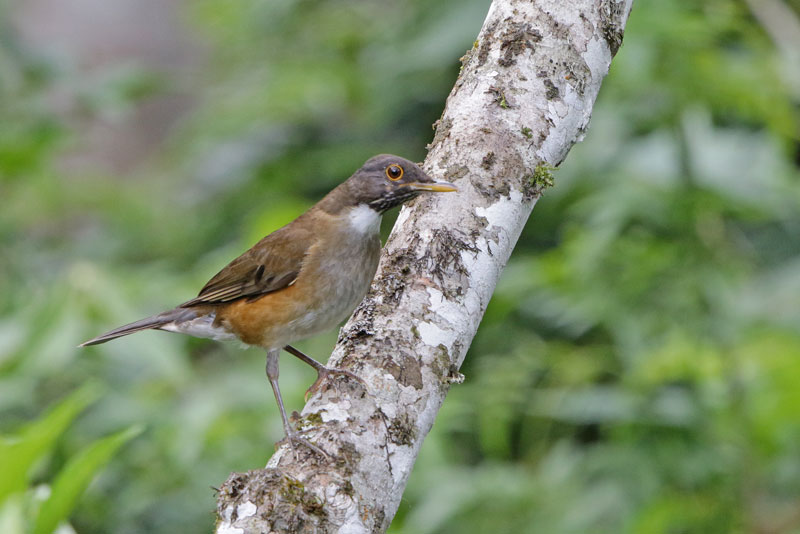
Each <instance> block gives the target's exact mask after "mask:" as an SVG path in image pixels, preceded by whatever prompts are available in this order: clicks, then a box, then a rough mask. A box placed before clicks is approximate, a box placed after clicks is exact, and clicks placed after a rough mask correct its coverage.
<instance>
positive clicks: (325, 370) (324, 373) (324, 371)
mask: <svg viewBox="0 0 800 534" xmlns="http://www.w3.org/2000/svg"><path fill="white" fill-rule="evenodd" d="M330 375H340V376H346V377H348V378H352V379H353V380H355V381H357V382H358V383H360V384H361V385H362V386H364V388H365V389H366V387H367V383H366V382H364V379H362V378H361V377H359V376H358V375H356V374H354V373H351V372H350V371H347V370H345V369H338V368H336V367H322V368H320V369H317V379H316V380H315V381H314V383H313V384H311V387H310V388H308V389H307V390H306V394H305V396H304V397H303V399H304V400H305V401H306V402H308V397H310V396H311V395H312V394H314V393H316V392H317V390H318V389H319V387H320V386H321V385H322V382H323V380H325V379H326V378H328V377H329V376H330Z"/></svg>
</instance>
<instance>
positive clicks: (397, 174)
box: [386, 163, 403, 182]
mask: <svg viewBox="0 0 800 534" xmlns="http://www.w3.org/2000/svg"><path fill="white" fill-rule="evenodd" d="M386 177H387V178H388V179H390V180H391V181H393V182H396V181H397V180H399V179H400V178H402V177H403V167H401V166H400V165H398V164H397V163H392V164H391V165H389V166H388V167H386Z"/></svg>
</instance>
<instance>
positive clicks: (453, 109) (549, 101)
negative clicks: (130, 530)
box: [217, 0, 632, 534]
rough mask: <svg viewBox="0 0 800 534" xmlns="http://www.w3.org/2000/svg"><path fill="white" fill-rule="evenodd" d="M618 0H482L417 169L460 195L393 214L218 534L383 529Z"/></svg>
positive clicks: (587, 94) (602, 48) (609, 35)
mask: <svg viewBox="0 0 800 534" xmlns="http://www.w3.org/2000/svg"><path fill="white" fill-rule="evenodd" d="M631 3H632V0H621V1H619V2H615V1H614V0H600V1H597V0H595V1H590V0H580V1H573V2H557V1H553V0H535V1H530V0H527V1H526V0H495V1H494V2H493V3H492V5H491V8H490V9H489V13H488V15H487V17H486V20H485V22H484V24H483V28H482V29H481V32H480V34H479V36H478V40H477V41H475V46H474V47H473V48H472V50H470V51H469V52H467V54H466V55H465V56H464V58H462V61H463V68H462V71H461V73H460V75H459V77H458V80H457V81H456V84H455V87H454V88H453V90H452V92H451V93H450V96H449V97H448V100H447V105H446V108H445V111H444V114H443V115H442V118H441V119H440V120H439V121H438V122H437V127H436V134H435V136H434V139H433V142H432V143H431V145H430V147H429V149H430V151H429V153H428V157H427V159H426V161H425V168H426V169H427V170H428V171H429V172H430V174H431V175H432V176H434V177H436V178H439V179H445V180H448V181H452V182H456V184H457V185H458V187H459V189H460V192H459V193H453V194H451V195H448V196H444V195H443V196H441V197H439V196H431V197H425V198H420V199H419V200H417V201H415V202H414V203H413V205H411V206H409V207H406V208H404V209H403V210H402V212H401V213H400V216H399V218H398V220H397V224H396V225H395V227H394V231H393V232H392V234H391V236H390V237H389V240H388V242H387V244H386V248H385V250H384V253H383V257H382V259H381V264H380V267H379V268H378V274H377V276H376V278H375V281H374V283H373V285H372V289H371V291H370V293H369V294H368V295H367V297H366V298H365V299H364V301H363V302H362V303H361V305H360V306H359V308H358V309H357V310H356V312H355V313H354V314H353V317H351V319H350V320H349V321H348V323H347V324H346V325H345V326H344V328H343V329H342V331H341V335H340V338H339V342H338V344H337V346H336V348H335V350H334V352H333V355H332V356H331V363H332V364H333V365H335V366H337V367H343V368H346V369H350V370H352V371H353V372H355V373H356V374H358V375H359V376H360V377H362V378H363V379H364V381H365V383H366V385H367V387H366V390H365V388H364V387H363V386H362V385H361V384H359V383H358V382H356V381H352V380H346V379H341V380H339V379H334V380H331V381H330V382H329V383H328V384H327V386H326V387H323V388H321V390H320V391H319V392H318V393H317V394H315V395H314V396H313V397H312V398H311V399H310V401H309V402H308V404H306V406H305V408H304V410H303V413H302V415H301V417H300V419H299V420H298V421H297V426H298V429H299V430H302V431H303V434H304V436H305V437H307V438H308V439H310V440H311V441H312V442H314V443H315V444H317V445H318V446H319V447H321V448H323V449H324V450H326V451H328V453H329V454H330V455H331V456H332V457H334V458H335V459H334V460H332V461H325V460H323V459H322V458H320V457H318V456H316V455H314V454H313V453H311V452H310V451H308V450H305V449H304V448H302V447H300V448H298V451H297V456H298V458H297V459H295V458H294V456H293V455H292V453H291V451H290V450H289V449H288V448H287V447H286V446H283V447H281V448H280V449H279V450H278V451H277V452H276V453H275V455H274V456H273V457H272V458H271V459H270V461H269V463H268V464H267V467H266V468H265V469H259V470H254V471H250V472H248V473H244V474H234V475H232V476H231V477H230V478H229V479H228V480H227V481H226V482H225V484H224V485H223V487H222V489H221V490H220V493H219V496H218V514H219V521H218V525H217V533H218V534H232V533H246V534H250V533H261V532H265V533H266V532H339V533H348V534H349V533H361V532H383V531H385V530H386V528H387V527H388V526H389V523H390V522H391V520H392V517H393V516H394V514H395V512H396V511H397V507H398V505H399V503H400V499H401V497H402V494H403V489H404V488H405V485H406V481H407V480H408V476H409V474H410V473H411V469H412V467H413V465H414V461H415V459H416V457H417V453H418V452H419V449H420V447H421V446H422V440H423V439H424V437H425V435H426V434H427V433H428V431H429V430H430V429H431V426H432V425H433V421H434V418H435V417H436V413H437V412H438V410H439V407H440V406H441V404H442V402H443V400H444V397H445V395H446V394H447V391H448V389H449V388H450V385H451V384H452V383H457V382H460V381H461V380H463V377H462V376H461V375H460V374H459V372H458V369H459V367H460V365H461V362H462V361H463V359H464V355H465V354H466V352H467V349H468V347H469V345H470V343H471V341H472V338H473V336H474V335H475V332H476V330H477V328H478V324H479V323H480V320H481V318H482V316H483V313H484V311H485V309H486V305H487V304H488V303H489V299H490V298H491V296H492V292H493V291H494V287H495V284H496V282H497V279H498V277H499V276H500V273H501V271H502V269H503V267H504V266H505V264H506V261H507V260H508V257H509V255H510V254H511V251H512V249H513V247H514V244H515V243H516V241H517V238H518V237H519V234H520V232H521V231H522V228H523V226H524V225H525V221H526V220H527V218H528V215H529V214H530V212H531V210H532V209H533V205H534V203H535V202H536V200H537V199H538V197H539V195H540V193H541V191H542V189H543V188H544V187H546V186H547V185H550V180H551V178H550V173H549V168H550V166H556V165H558V164H559V163H561V161H562V160H563V159H564V158H565V156H566V154H567V152H568V151H569V149H570V148H571V147H572V145H573V144H574V143H575V142H577V141H579V140H580V139H581V138H582V137H583V134H584V132H585V130H586V128H587V126H588V123H589V118H590V115H591V111H592V106H593V104H594V101H595V98H596V97H597V93H598V91H599V89H600V83H601V81H602V79H603V77H604V76H605V75H606V73H607V72H608V68H609V65H610V63H611V58H612V57H613V55H614V54H615V53H616V51H617V49H618V48H619V46H620V44H621V42H622V34H623V30H624V27H625V23H626V20H627V17H628V13H629V12H630V8H631Z"/></svg>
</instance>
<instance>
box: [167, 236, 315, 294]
mask: <svg viewBox="0 0 800 534" xmlns="http://www.w3.org/2000/svg"><path fill="white" fill-rule="evenodd" d="M290 226H294V228H290ZM290 226H284V227H283V228H281V229H279V230H276V231H275V232H273V233H271V234H270V235H268V236H267V237H265V238H264V239H262V240H261V241H259V242H258V243H256V244H255V245H254V246H253V247H252V248H251V249H250V250H248V251H247V252H245V253H244V254H242V255H241V256H239V257H238V258H236V259H235V260H233V261H232V262H230V263H229V264H228V265H227V266H225V268H223V269H222V270H221V271H220V272H218V273H217V274H216V275H214V277H213V278H212V279H211V280H209V281H208V283H206V285H205V286H203V289H201V290H200V293H199V294H198V295H197V297H195V298H193V299H192V300H190V301H188V302H184V303H183V304H181V306H180V307H182V308H189V307H192V306H199V305H203V304H221V303H224V302H231V301H233V300H237V299H241V298H248V299H255V298H258V297H260V296H261V295H265V294H267V293H272V292H274V291H280V290H281V289H285V288H287V287H289V286H290V285H292V283H294V281H295V280H297V277H298V276H299V275H300V271H301V270H302V268H303V260H304V258H305V255H306V253H307V252H308V249H309V247H310V245H311V243H312V242H313V236H312V235H311V233H310V232H309V231H307V230H305V229H303V228H298V227H297V226H298V225H290Z"/></svg>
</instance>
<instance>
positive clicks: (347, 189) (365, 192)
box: [341, 154, 458, 213]
mask: <svg viewBox="0 0 800 534" xmlns="http://www.w3.org/2000/svg"><path fill="white" fill-rule="evenodd" d="M341 187H342V189H343V191H342V193H344V194H345V195H346V200H345V199H342V200H345V201H346V202H347V203H348V204H349V205H351V206H358V205H362V204H366V205H367V206H369V207H370V208H372V209H373V210H375V211H376V212H377V213H384V212H385V211H386V210H389V209H391V208H393V207H395V206H398V205H400V204H402V203H403V202H406V201H407V200H411V199H412V198H414V197H416V196H417V195H419V194H420V193H426V192H430V193H446V192H448V191H457V190H458V189H457V188H456V186H454V185H453V184H450V183H447V182H437V181H435V180H434V179H433V178H431V177H430V176H428V175H427V174H425V172H424V171H423V170H422V169H420V168H419V166H417V164H416V163H413V162H411V161H409V160H407V159H405V158H401V157H400V156H393V155H391V154H381V155H379V156H374V157H372V158H370V159H368V160H367V162H366V163H364V165H363V166H362V167H361V168H360V169H358V170H357V171H356V172H355V173H354V174H353V175H352V176H351V177H350V178H349V179H348V180H347V181H346V182H345V183H344V184H342V186H341Z"/></svg>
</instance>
